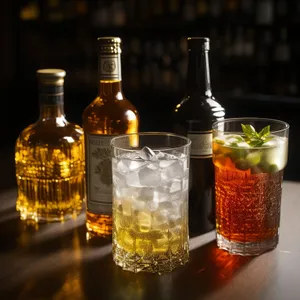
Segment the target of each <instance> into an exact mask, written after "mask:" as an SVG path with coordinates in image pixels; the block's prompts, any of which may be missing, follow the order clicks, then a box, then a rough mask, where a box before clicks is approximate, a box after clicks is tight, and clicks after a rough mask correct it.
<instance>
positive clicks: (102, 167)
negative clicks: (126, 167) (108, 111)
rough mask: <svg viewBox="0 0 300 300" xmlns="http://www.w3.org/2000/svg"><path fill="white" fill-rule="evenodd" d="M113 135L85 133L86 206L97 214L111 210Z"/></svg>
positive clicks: (108, 212) (107, 212) (109, 212)
mask: <svg viewBox="0 0 300 300" xmlns="http://www.w3.org/2000/svg"><path fill="white" fill-rule="evenodd" d="M113 137H114V136H113V135H104V134H100V135H99V134H90V133H87V134H86V178H87V208H88V210H89V211H91V212H93V213H96V214H99V213H103V214H111V212H112V168H111V148H110V141H111V139H112V138H113Z"/></svg>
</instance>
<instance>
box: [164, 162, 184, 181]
mask: <svg viewBox="0 0 300 300" xmlns="http://www.w3.org/2000/svg"><path fill="white" fill-rule="evenodd" d="M183 176H184V166H183V163H182V161H180V160H173V163H172V164H170V165H169V166H168V167H166V168H164V169H163V170H162V179H163V180H166V181H170V180H172V179H173V178H182V177H183Z"/></svg>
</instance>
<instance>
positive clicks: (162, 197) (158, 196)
mask: <svg viewBox="0 0 300 300" xmlns="http://www.w3.org/2000/svg"><path fill="white" fill-rule="evenodd" d="M169 200H170V197H169V195H168V194H166V193H164V192H159V191H154V194H153V201H155V202H157V203H161V202H165V201H169Z"/></svg>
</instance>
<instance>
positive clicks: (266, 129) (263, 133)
mask: <svg viewBox="0 0 300 300" xmlns="http://www.w3.org/2000/svg"><path fill="white" fill-rule="evenodd" d="M269 134H270V125H268V126H266V127H264V128H263V129H262V130H261V131H260V132H259V133H258V136H259V137H260V138H261V139H263V138H265V137H267V136H268V135H269Z"/></svg>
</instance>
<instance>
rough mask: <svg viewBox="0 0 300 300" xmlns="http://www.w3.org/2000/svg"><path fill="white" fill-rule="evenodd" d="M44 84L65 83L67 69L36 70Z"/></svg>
mask: <svg viewBox="0 0 300 300" xmlns="http://www.w3.org/2000/svg"><path fill="white" fill-rule="evenodd" d="M36 74H37V78H38V80H39V82H40V83H41V84H42V85H63V84H64V78H65V76H66V71H64V70H62V69H40V70H37V72H36Z"/></svg>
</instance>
